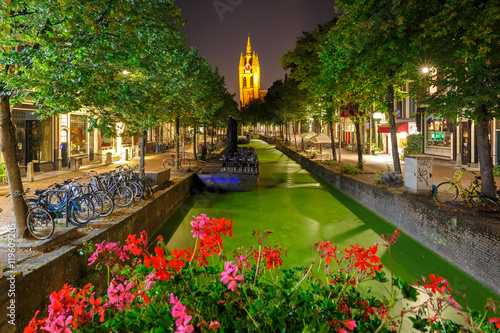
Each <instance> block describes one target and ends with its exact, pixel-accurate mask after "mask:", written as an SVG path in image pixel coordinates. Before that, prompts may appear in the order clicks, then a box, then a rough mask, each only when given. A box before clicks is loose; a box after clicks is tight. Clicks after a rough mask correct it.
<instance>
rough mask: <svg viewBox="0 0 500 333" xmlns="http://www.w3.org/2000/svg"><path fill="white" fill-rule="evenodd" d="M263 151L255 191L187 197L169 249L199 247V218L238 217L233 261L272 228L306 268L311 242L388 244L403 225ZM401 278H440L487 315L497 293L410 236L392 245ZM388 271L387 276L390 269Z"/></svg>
mask: <svg viewBox="0 0 500 333" xmlns="http://www.w3.org/2000/svg"><path fill="white" fill-rule="evenodd" d="M250 145H251V146H252V147H254V148H255V149H256V151H257V154H258V156H259V161H260V176H259V182H258V185H257V188H256V189H254V190H253V191H250V192H231V193H209V192H199V191H198V192H197V193H195V194H193V195H191V196H190V197H189V198H187V199H186V200H185V202H184V203H183V204H182V205H181V207H179V209H178V210H177V211H176V212H175V213H174V214H173V215H172V217H171V218H170V219H169V220H168V221H167V222H166V223H165V224H164V225H163V226H162V227H161V229H160V230H159V231H158V234H162V235H163V236H164V237H165V239H170V241H169V242H168V245H167V246H168V248H169V250H171V251H172V250H173V249H175V248H178V249H180V248H187V247H194V243H195V242H194V239H193V238H192V234H191V225H190V223H189V222H191V221H193V218H192V217H193V215H196V216H198V215H200V214H202V213H204V214H206V215H207V216H209V217H210V218H212V217H217V218H220V217H226V218H227V219H231V220H233V233H234V236H235V237H234V238H225V239H224V246H225V248H226V253H227V255H228V258H229V260H231V259H232V252H233V250H235V249H236V248H237V247H239V246H245V247H248V246H249V245H256V243H257V242H256V240H255V238H253V237H252V231H254V230H260V231H264V230H271V231H273V232H274V233H273V234H272V235H270V236H269V237H268V239H267V241H266V243H265V244H270V245H271V246H273V245H274V244H275V243H276V242H278V243H279V244H280V245H281V246H283V247H284V248H285V249H288V250H289V252H288V256H287V257H286V258H284V260H283V261H284V264H283V266H284V267H285V268H292V267H295V266H302V265H305V266H308V265H309V264H310V260H311V248H312V245H313V244H314V243H315V242H316V241H318V240H319V239H322V240H324V241H331V242H332V243H333V244H334V245H337V246H338V249H340V250H341V249H344V248H346V247H348V246H349V245H354V244H359V245H360V246H363V247H369V246H371V245H373V244H374V243H377V242H383V240H382V238H381V237H380V235H382V234H389V233H393V232H394V231H395V230H396V229H397V228H396V227H395V226H393V225H392V224H390V223H389V222H387V221H385V220H383V219H382V218H380V217H379V216H378V215H376V214H374V213H373V212H371V211H370V210H368V209H366V208H365V207H363V206H362V205H360V204H359V203H357V202H356V201H354V200H352V199H350V198H349V197H347V196H346V195H344V194H343V193H342V192H340V191H338V190H336V189H335V188H333V187H332V186H330V185H328V184H326V183H324V182H322V181H321V180H319V178H317V177H315V176H313V175H311V174H310V173H309V172H308V171H307V170H305V169H304V168H302V167H301V166H300V165H299V164H297V163H296V162H295V161H293V160H291V159H290V158H288V157H287V156H286V155H284V154H283V153H281V152H280V151H278V150H276V149H275V148H274V145H269V144H266V143H264V142H263V141H260V140H253V141H252V142H251V144H250ZM391 252H392V257H393V269H394V273H395V275H399V276H401V277H402V278H403V279H404V280H406V281H408V282H410V283H411V282H413V281H415V280H417V279H420V278H421V276H426V277H428V276H429V274H431V273H434V274H438V275H441V276H443V277H444V278H445V279H446V280H448V281H449V283H450V285H451V288H452V289H454V290H458V291H460V292H462V293H464V294H466V295H467V301H468V303H469V306H471V307H473V308H475V309H478V310H482V309H483V308H484V305H485V303H486V299H487V298H489V297H494V294H493V293H492V292H491V291H489V290H488V289H486V288H485V287H483V286H482V285H480V284H479V283H477V282H476V281H475V280H473V279H472V278H471V277H469V276H468V275H466V274H464V273H463V272H461V271H460V270H459V269H457V268H456V267H454V266H452V265H450V264H449V263H448V262H446V261H445V260H443V259H441V258H440V257H439V256H437V255H436V254H434V253H433V252H432V251H430V250H428V249H427V248H426V247H424V246H422V245H420V244H419V243H418V242H416V241H414V240H413V239H411V238H410V237H408V236H406V235H405V234H403V233H402V234H401V236H400V237H399V239H398V241H397V243H396V244H395V245H394V246H393V247H391ZM378 255H379V256H380V258H381V262H382V264H383V265H384V267H385V268H388V267H389V256H388V253H387V251H386V248H385V247H382V246H380V247H379V252H378ZM387 273H389V272H387Z"/></svg>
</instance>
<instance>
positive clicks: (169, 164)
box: [162, 155, 191, 171]
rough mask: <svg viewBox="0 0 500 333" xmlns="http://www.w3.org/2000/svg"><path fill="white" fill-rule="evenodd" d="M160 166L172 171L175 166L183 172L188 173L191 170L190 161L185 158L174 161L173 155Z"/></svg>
mask: <svg viewBox="0 0 500 333" xmlns="http://www.w3.org/2000/svg"><path fill="white" fill-rule="evenodd" d="M162 164H163V167H164V168H165V169H172V168H175V167H177V166H179V169H181V170H184V171H189V170H190V169H191V161H190V160H188V159H187V157H184V158H182V157H181V158H179V159H176V158H175V155H171V157H167V158H166V159H164V160H163V162H162Z"/></svg>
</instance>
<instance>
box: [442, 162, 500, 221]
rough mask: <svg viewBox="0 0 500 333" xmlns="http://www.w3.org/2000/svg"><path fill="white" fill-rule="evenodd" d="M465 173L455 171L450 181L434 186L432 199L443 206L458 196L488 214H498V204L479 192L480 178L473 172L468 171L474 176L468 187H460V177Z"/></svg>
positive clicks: (462, 170)
mask: <svg viewBox="0 0 500 333" xmlns="http://www.w3.org/2000/svg"><path fill="white" fill-rule="evenodd" d="M466 171H467V170H466V169H463V168H462V169H460V170H457V171H455V174H454V175H453V178H452V179H447V181H445V182H442V183H441V184H439V185H438V186H436V188H435V189H434V198H435V199H436V200H437V201H439V202H440V203H442V204H444V203H446V202H447V201H455V200H456V199H457V198H458V195H459V194H460V197H461V198H462V199H463V200H465V201H467V202H469V203H470V204H471V205H472V206H474V207H476V208H478V209H480V210H482V211H485V212H488V213H496V212H498V211H499V210H500V206H499V205H498V203H497V202H496V201H495V200H493V199H492V198H489V197H488V196H487V195H486V194H484V193H483V192H481V191H480V190H479V188H480V186H481V176H479V175H477V174H476V173H475V172H473V171H469V172H471V173H472V174H474V178H473V179H472V180H471V183H470V185H469V187H467V188H465V187H463V186H462V176H463V174H464V172H466Z"/></svg>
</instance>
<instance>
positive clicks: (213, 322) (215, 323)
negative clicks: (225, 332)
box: [208, 320, 220, 331]
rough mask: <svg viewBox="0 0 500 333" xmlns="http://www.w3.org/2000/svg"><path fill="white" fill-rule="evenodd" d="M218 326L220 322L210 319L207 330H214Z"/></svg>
mask: <svg viewBox="0 0 500 333" xmlns="http://www.w3.org/2000/svg"><path fill="white" fill-rule="evenodd" d="M219 327H220V323H219V322H218V321H217V320H216V321H211V322H210V325H209V326H208V329H209V330H214V331H215V330H216V329H218V328H219Z"/></svg>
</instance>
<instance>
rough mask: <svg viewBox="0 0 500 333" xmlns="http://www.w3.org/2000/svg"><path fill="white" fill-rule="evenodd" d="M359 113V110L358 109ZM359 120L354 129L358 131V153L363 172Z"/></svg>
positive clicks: (360, 167) (359, 165) (359, 164)
mask: <svg viewBox="0 0 500 333" xmlns="http://www.w3.org/2000/svg"><path fill="white" fill-rule="evenodd" d="M356 111H357V109H356ZM360 127H361V126H360V125H359V122H358V120H356V122H355V123H354V129H355V130H356V143H357V145H356V146H357V147H358V149H357V151H358V169H360V170H363V153H362V151H361V149H362V146H361V129H360Z"/></svg>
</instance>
